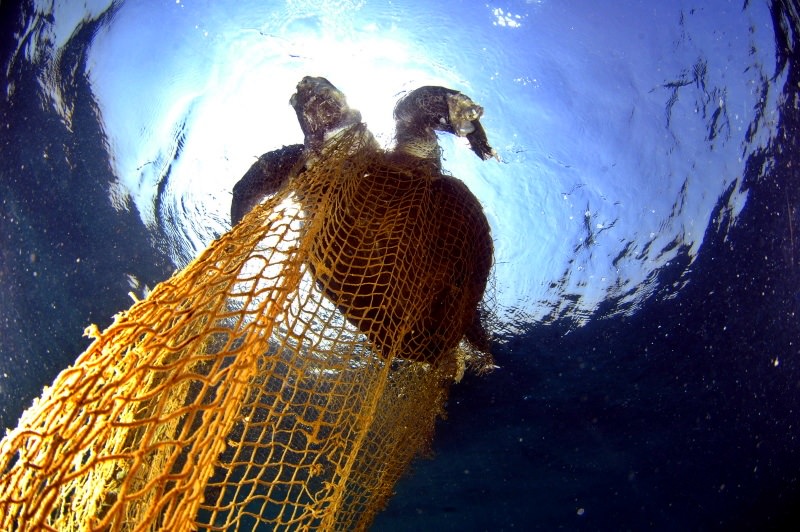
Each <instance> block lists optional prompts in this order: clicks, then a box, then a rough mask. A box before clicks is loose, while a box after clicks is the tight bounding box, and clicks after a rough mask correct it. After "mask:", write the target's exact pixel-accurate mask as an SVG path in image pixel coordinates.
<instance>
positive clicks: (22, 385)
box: [0, 0, 800, 530]
mask: <svg viewBox="0 0 800 532" xmlns="http://www.w3.org/2000/svg"><path fill="white" fill-rule="evenodd" d="M0 15H1V16H0V24H2V31H0V39H1V41H0V49H1V50H2V59H3V72H4V75H5V79H4V80H3V89H4V90H3V93H2V98H0V101H1V102H2V103H0V118H1V119H2V120H1V121H0V239H1V240H0V241H1V242H2V247H1V248H0V257H2V258H1V259H0V261H1V262H0V298H1V299H0V421H2V425H3V426H4V427H10V426H13V425H15V423H16V420H17V418H18V416H19V414H20V413H21V411H22V409H23V408H24V407H25V406H27V405H28V404H30V402H31V400H32V398H33V397H35V396H37V395H38V394H39V393H40V391H41V388H42V386H44V385H46V384H49V383H50V382H52V380H53V378H54V376H55V375H56V374H57V373H58V372H59V371H60V370H61V369H62V368H64V367H66V366H67V365H68V364H70V363H71V362H73V361H74V359H75V357H76V355H77V354H78V353H80V352H81V351H82V350H83V349H84V348H85V347H86V345H88V341H87V340H86V339H84V338H81V332H82V331H83V329H84V327H85V326H86V325H88V324H89V323H93V322H94V323H97V324H98V325H99V326H100V327H101V328H102V327H105V326H106V325H108V324H109V323H110V321H111V317H112V315H113V314H114V313H116V312H118V311H119V310H122V309H123V308H127V307H128V306H129V305H130V302H131V301H130V298H129V296H128V292H129V291H134V292H135V293H138V294H141V293H143V291H145V290H146V286H153V285H154V284H155V283H157V282H159V281H161V280H163V279H165V278H167V277H168V276H169V275H170V274H171V273H172V271H174V270H175V269H176V268H180V267H183V266H185V265H186V264H187V263H188V262H189V261H190V260H191V259H192V258H193V257H194V256H195V255H196V254H197V253H198V252H199V251H200V250H202V249H203V248H204V247H205V246H206V245H207V244H208V243H209V242H210V241H211V240H213V239H214V238H215V237H217V236H219V235H220V234H222V233H224V232H225V231H226V230H227V229H228V228H229V222H228V219H229V218H228V217H229V210H230V201H231V189H232V187H233V185H234V183H235V182H236V181H237V180H238V179H239V177H241V176H242V174H243V173H244V172H245V171H246V170H247V168H249V166H250V164H252V162H253V161H254V160H255V157H257V156H258V155H260V154H262V153H265V152H267V151H270V150H273V149H275V148H277V147H280V146H281V145H284V144H292V143H296V142H300V141H301V139H302V133H301V132H300V128H299V127H298V125H297V121H296V117H295V115H294V112H293V110H292V109H291V107H290V106H289V104H288V99H289V96H290V95H291V94H292V93H293V92H294V86H295V84H296V83H297V81H298V80H299V79H300V78H301V77H302V76H304V75H306V74H310V75H322V76H325V77H327V78H328V79H330V80H331V81H332V82H333V83H334V84H335V85H337V86H338V87H339V88H340V89H342V90H343V91H344V93H345V94H346V95H347V97H348V101H349V103H350V104H351V105H352V106H353V107H356V108H358V109H359V110H360V111H361V112H362V115H363V116H364V119H365V121H366V122H367V123H368V124H369V126H370V129H371V130H372V131H373V132H375V133H376V135H377V137H378V139H379V140H380V141H381V142H383V143H385V144H387V145H388V144H389V143H390V142H391V134H392V130H393V124H392V119H391V110H392V108H393V105H394V102H395V101H396V100H397V98H398V97H399V95H401V94H402V92H403V91H406V90H410V89H413V88H415V87H418V86H421V85H426V84H438V85H445V86H449V87H452V88H455V89H458V90H461V91H462V92H464V93H466V94H468V95H469V96H470V97H472V98H473V99H474V100H476V101H477V102H479V103H481V104H482V105H483V106H484V108H485V115H484V117H483V119H482V122H483V124H484V127H485V129H486V131H487V134H488V136H489V140H490V142H491V143H492V145H493V146H494V147H495V149H496V150H497V152H498V154H499V156H500V159H501V160H500V161H499V162H498V161H488V162H482V161H479V160H478V159H477V158H476V157H474V155H473V154H471V153H470V152H469V150H466V149H464V147H463V146H462V145H460V143H459V142H458V141H457V140H454V139H453V138H452V137H442V144H443V147H444V163H443V164H444V167H445V168H446V170H447V171H448V172H450V173H451V174H452V175H454V176H456V177H458V178H460V179H462V180H463V181H464V182H465V183H466V184H467V185H468V186H469V187H470V189H471V190H472V191H473V193H474V194H475V195H476V196H477V197H478V199H479V200H480V201H481V203H482V204H483V205H484V209H485V211H486V214H487V218H488V219H489V221H490V224H491V227H492V233H493V238H494V241H495V262H496V264H495V270H494V276H493V281H492V283H491V284H492V286H491V289H490V290H489V293H488V296H487V300H488V304H489V306H490V308H491V309H492V311H493V314H494V320H493V329H494V331H493V332H494V336H495V338H494V354H495V358H496V362H497V364H498V365H499V366H500V367H499V369H497V370H496V371H494V372H493V373H491V374H489V375H486V376H480V377H475V376H473V377H468V378H467V379H465V381H463V382H462V383H461V384H459V385H457V386H455V387H454V388H453V390H452V394H451V398H450V401H449V405H448V416H447V419H445V420H442V421H441V422H440V424H439V426H438V428H437V434H436V437H435V439H434V442H433V444H432V452H431V456H430V457H429V458H424V459H421V460H418V461H417V462H415V464H414V467H413V469H412V471H411V472H410V473H409V474H408V475H407V476H406V477H405V478H404V479H402V480H401V482H400V483H399V484H398V486H397V495H396V496H395V497H394V498H393V499H392V500H391V502H390V504H389V506H388V508H387V509H386V511H385V512H384V513H383V514H381V515H380V516H379V517H378V519H377V520H376V522H375V524H374V526H373V528H374V529H375V530H426V529H439V530H511V529H517V530H554V529H558V528H562V529H566V530H575V529H586V530H641V529H654V530H687V529H697V530H716V529H724V530H735V529H742V530H745V529H762V530H764V529H776V530H781V529H787V528H790V527H791V525H792V524H794V525H795V526H797V525H798V521H800V517H798V515H797V510H796V508H797V507H798V504H800V478H799V477H800V445H799V444H798V437H800V426H798V425H800V412H798V409H799V408H800V359H799V358H798V357H800V347H798V342H800V315H799V314H798V313H799V312H800V275H799V273H800V175H799V174H798V172H799V170H798V168H800V166H799V165H800V103H799V102H800V94H799V93H800V63H798V61H800V48H798V38H800V34H799V33H798V32H800V7H798V4H797V2H793V1H788V0H785V1H775V0H774V1H766V0H764V1H752V0H750V1H745V0H739V1H735V2H730V1H723V0H713V1H696V2H691V1H667V2H639V1H633V0H628V1H617V2H611V3H599V2H592V1H589V0H570V1H565V2H555V1H547V0H540V1H527V2H507V3H503V4H494V3H484V2H466V1H463V2H457V1H445V2H438V3H436V4H435V5H432V4H429V3H424V2H393V3H383V2H369V1H355V0H354V1H338V2H337V1H327V2H312V1H286V2H255V1H252V2H248V1H245V2H211V1H208V2H191V1H188V0H185V1H184V0H178V1H162V2H159V1H151V2H130V1H128V2H124V1H123V2H115V3H111V2H102V1H95V2H72V1H66V2H60V3H53V2H20V3H16V4H14V3H13V2H12V3H11V4H10V5H9V3H3V4H2V5H0Z"/></svg>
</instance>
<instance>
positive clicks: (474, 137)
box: [231, 77, 495, 363]
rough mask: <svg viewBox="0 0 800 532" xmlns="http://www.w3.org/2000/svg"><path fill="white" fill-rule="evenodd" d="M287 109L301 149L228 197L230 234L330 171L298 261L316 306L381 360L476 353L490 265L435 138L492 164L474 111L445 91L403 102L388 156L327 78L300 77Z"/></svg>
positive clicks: (282, 155)
mask: <svg viewBox="0 0 800 532" xmlns="http://www.w3.org/2000/svg"><path fill="white" fill-rule="evenodd" d="M290 103H291V105H292V106H293V107H294V109H295V111H296V113H297V117H298V120H299V122H300V127H301V129H302V131H303V134H304V136H305V140H304V144H303V145H300V144H295V145H291V146H284V147H283V148H281V149H278V150H275V151H272V152H269V153H266V154H264V155H262V156H261V157H260V158H259V159H258V161H256V163H255V164H253V166H252V167H251V168H250V169H249V170H248V172H247V173H246V174H245V175H244V176H243V177H242V178H241V180H240V181H239V182H238V183H237V184H236V185H235V187H234V189H233V201H232V205H231V221H232V223H233V224H236V223H238V222H239V221H240V220H241V218H242V217H243V216H244V215H245V214H246V213H247V212H248V211H249V210H251V209H252V208H253V207H254V206H255V205H256V204H258V203H259V202H260V201H262V200H263V199H264V198H265V197H268V196H270V195H272V194H274V193H276V192H278V191H279V190H280V189H281V187H283V186H295V187H300V188H302V186H303V185H302V182H303V177H304V176H305V175H311V174H314V175H315V176H316V175H319V174H320V172H321V171H327V168H328V167H330V168H332V169H333V168H335V169H336V170H335V171H334V170H331V178H330V180H329V181H327V182H326V183H325V187H326V189H327V190H328V192H327V193H328V194H329V196H330V197H331V198H332V199H331V200H330V205H333V206H334V207H331V208H332V209H333V210H332V211H330V212H326V213H325V215H324V216H322V217H321V218H322V220H320V221H319V223H318V227H317V233H315V234H316V236H315V237H314V241H313V244H312V245H311V246H310V250H309V252H308V259H307V261H308V266H309V270H310V272H311V274H312V276H313V277H314V280H315V281H316V283H317V284H318V286H320V288H321V289H322V290H323V292H324V293H325V295H326V296H327V297H328V298H329V299H330V300H331V301H333V302H334V303H335V304H336V305H337V307H338V308H339V310H340V311H341V312H342V313H343V314H344V315H345V316H346V317H347V319H348V320H349V321H350V322H351V323H353V324H354V325H355V326H356V327H357V328H358V329H359V330H360V331H361V332H362V333H364V334H366V335H367V336H368V337H369V338H370V340H371V341H372V342H373V343H374V344H375V346H376V348H377V350H378V351H379V352H380V353H382V354H383V355H384V356H389V355H390V353H393V354H394V355H396V356H399V357H401V358H405V359H411V360H417V361H426V362H432V363H435V362H437V361H438V360H440V357H441V356H442V355H443V354H445V353H447V352H448V351H449V350H451V349H452V348H453V347H455V346H456V345H457V344H458V343H459V341H460V340H461V339H462V337H464V336H466V338H467V339H468V340H470V341H471V342H472V343H473V344H474V345H477V346H478V347H480V348H485V347H486V345H485V335H484V334H483V328H482V327H481V320H480V317H479V313H478V304H479V302H480V300H481V298H482V297H483V292H484V289H485V287H486V282H487V278H488V276H489V272H490V269H491V264H492V240H491V235H490V231H489V224H488V223H487V221H486V217H485V215H484V213H483V210H482V208H481V206H480V203H479V202H478V200H477V199H476V198H475V197H474V196H473V195H472V193H471V192H470V191H469V189H468V188H467V187H466V186H465V185H464V184H463V183H462V182H461V181H459V180H458V179H456V178H454V177H451V176H446V175H443V174H442V171H441V153H440V148H439V145H438V143H437V138H436V133H435V132H436V131H443V132H448V133H452V134H455V135H458V136H463V137H466V138H467V139H468V141H469V143H470V146H471V149H472V151H473V152H475V154H476V155H478V156H479V157H480V158H481V159H484V160H485V159H488V158H491V157H492V156H495V152H494V150H493V149H492V148H491V147H490V146H489V143H488V141H487V138H486V134H485V133H484V130H483V128H482V126H481V124H480V122H479V120H480V117H481V116H482V114H483V109H482V108H481V107H480V106H479V105H477V104H475V103H474V102H473V101H472V100H471V99H470V98H469V97H467V96H466V95H464V94H462V93H460V92H458V91H455V90H452V89H447V88H444V87H437V86H426V87H421V88H419V89H416V90H414V91H411V92H410V93H408V94H407V95H405V96H404V97H403V98H402V99H401V100H400V101H399V102H398V103H397V106H396V107H395V110H394V117H395V121H396V146H395V147H394V149H393V150H391V151H388V152H386V151H384V150H382V149H381V148H380V147H379V146H378V145H377V142H375V140H374V139H373V138H372V135H371V134H370V133H369V131H368V130H367V128H366V126H365V125H364V124H362V123H361V115H360V113H359V112H358V111H357V110H355V109H351V108H350V107H349V106H348V105H347V101H346V99H345V96H344V94H343V93H342V92H341V91H339V90H338V89H337V88H336V87H334V86H333V85H332V84H331V83H330V82H329V81H328V80H327V79H325V78H319V77H305V78H303V79H302V80H301V81H300V82H299V83H298V85H297V92H296V93H295V94H294V95H293V96H292V97H291V100H290ZM343 139H348V140H343ZM344 142H352V144H348V145H347V146H346V147H345V150H344V151H342V149H341V145H342V144H343V143H344ZM331 146H336V148H337V150H333V149H330V147H331ZM351 146H352V147H351ZM348 150H349V151H348ZM334 152H335V153H336V155H335V156H334V155H332V154H333V153H334ZM343 153H344V154H345V155H342V154H343ZM333 157H336V158H337V159H336V160H334V159H333ZM342 159H346V160H344V161H343V160H342ZM351 163H352V164H351ZM319 165H322V166H319ZM353 173H355V174H354V175H351V174H353ZM299 196H300V197H302V196H303V194H300V195H299ZM301 203H302V200H301Z"/></svg>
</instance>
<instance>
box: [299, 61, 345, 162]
mask: <svg viewBox="0 0 800 532" xmlns="http://www.w3.org/2000/svg"><path fill="white" fill-rule="evenodd" d="M289 103H290V104H291V105H292V107H294V110H295V112H296V113H297V120H298V121H299V122H300V129H302V130H303V135H305V143H306V147H311V148H315V147H319V146H320V145H321V144H322V143H323V142H324V141H325V139H326V138H327V137H328V136H329V135H330V134H331V133H335V132H336V131H338V130H340V129H342V128H345V127H348V126H352V125H354V124H358V123H359V122H361V113H359V112H358V111H357V110H355V109H351V108H350V107H349V106H348V105H347V99H346V98H345V96H344V93H342V91H340V90H339V89H337V88H336V87H334V85H333V83H331V82H330V81H328V80H327V79H325V78H321V77H312V76H306V77H304V78H303V79H301V80H300V83H298V84H297V92H295V93H294V94H293V95H292V97H291V99H290V100H289Z"/></svg>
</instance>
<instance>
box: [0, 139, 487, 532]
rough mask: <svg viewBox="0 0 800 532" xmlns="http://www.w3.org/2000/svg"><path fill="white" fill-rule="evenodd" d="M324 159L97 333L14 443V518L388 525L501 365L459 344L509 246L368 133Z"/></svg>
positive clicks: (0, 517) (0, 512)
mask: <svg viewBox="0 0 800 532" xmlns="http://www.w3.org/2000/svg"><path fill="white" fill-rule="evenodd" d="M323 155H324V156H323V157H322V158H321V160H320V161H319V162H317V163H316V164H311V161H307V162H306V165H305V167H304V168H303V169H302V171H295V172H294V174H295V175H293V176H292V177H291V178H290V179H289V180H288V182H287V183H286V185H285V186H283V187H282V188H281V189H280V190H279V191H278V193H277V194H276V195H275V196H273V197H272V198H270V199H268V200H267V201H266V202H264V203H263V204H261V205H259V206H257V207H256V208H255V209H253V210H252V211H251V212H250V213H249V214H248V215H247V216H245V218H244V219H243V220H242V222H241V223H239V224H238V225H236V226H235V227H234V228H233V229H232V230H231V231H230V232H229V233H228V234H226V235H224V236H223V237H221V238H220V239H219V240H217V241H215V242H214V243H213V244H212V245H211V246H210V247H209V248H208V249H207V250H206V251H205V252H204V253H203V254H202V255H201V256H200V257H199V258H197V259H196V260H195V261H194V262H193V263H192V264H190V265H189V266H188V267H186V268H185V269H184V270H183V271H182V272H180V273H178V274H176V275H175V276H174V277H173V278H172V279H170V280H168V281H166V282H163V283H161V284H160V285H158V286H157V287H156V288H155V289H154V290H153V291H152V293H150V295H149V296H148V297H147V299H145V300H143V301H139V302H137V303H136V304H134V305H133V306H132V307H131V308H130V309H129V310H128V311H126V312H122V313H120V314H119V315H117V316H116V318H115V321H114V323H113V324H112V325H111V326H110V327H109V328H108V329H107V330H105V331H104V332H102V333H100V332H99V331H98V330H97V328H96V327H93V328H90V330H88V331H87V332H88V333H89V334H90V335H91V336H93V337H94V338H95V340H94V342H93V343H92V345H91V346H90V347H89V348H88V350H87V351H86V352H85V353H83V354H82V355H81V356H80V357H79V358H78V359H77V361H76V362H75V364H74V365H73V366H72V367H70V368H68V369H66V370H64V371H63V372H61V374H60V375H59V376H58V377H57V378H56V380H55V382H54V383H53V385H52V386H51V387H47V388H45V390H44V392H43V393H42V395H41V397H40V398H38V399H37V400H35V401H34V404H33V406H32V407H31V408H29V409H28V410H27V411H26V412H25V413H24V414H23V416H22V418H21V420H20V422H19V426H18V427H17V428H16V429H14V430H12V431H9V432H8V433H7V434H6V436H5V438H4V439H3V440H2V442H0V529H2V530H42V529H46V530H57V531H60V532H63V531H68V530H156V529H158V530H170V531H178V530H194V529H204V530H230V529H242V530H250V529H253V528H254V527H256V525H259V524H263V525H264V529H267V530H269V529H274V530H289V529H291V530H297V529H324V530H357V529H364V528H366V527H367V526H368V525H369V523H370V522H371V521H372V519H373V517H374V515H375V514H376V512H378V511H379V510H380V509H381V508H382V507H383V506H384V505H385V502H386V500H387V498H388V497H389V495H390V493H391V490H392V487H393V485H394V483H395V481H396V480H397V479H398V477H399V476H400V475H401V474H402V473H403V471H404V470H405V469H406V467H407V466H408V464H409V462H410V461H411V459H412V458H413V457H414V456H415V454H417V453H418V452H419V451H420V450H422V449H424V448H425V445H426V442H428V441H429V439H430V437H431V434H432V430H433V426H434V421H435V418H436V417H437V415H439V414H441V413H442V408H443V402H444V400H445V398H446V396H447V392H448V388H449V386H450V383H452V382H453V381H454V379H457V378H458V377H459V375H460V373H461V372H463V369H464V365H465V361H467V362H468V361H469V359H470V357H473V359H474V360H477V362H476V363H478V364H485V363H488V362H487V359H486V358H485V356H488V355H485V356H484V357H483V358H482V357H481V353H480V352H478V351H477V350H475V349H473V348H470V347H469V346H468V344H466V343H465V342H464V341H461V340H462V336H463V334H464V333H465V332H468V331H470V330H472V329H473V328H474V327H475V324H474V321H475V320H474V316H475V308H476V305H477V304H478V302H479V300H480V299H481V296H482V294H483V290H484V285H485V282H486V276H487V275H488V272H489V269H490V267H491V257H492V243H491V239H490V236H489V228H488V225H487V223H486V220H485V217H484V216H483V213H482V211H481V208H480V206H479V204H478V203H477V201H476V200H475V198H474V197H473V196H472V195H471V194H470V193H469V191H468V190H467V189H466V187H465V186H464V185H463V184H461V183H460V182H459V181H457V180H455V179H453V178H449V177H442V176H440V175H438V173H436V172H435V169H432V168H427V167H426V166H425V165H424V164H421V165H418V166H416V167H415V166H411V165H410V164H409V161H407V160H403V156H391V155H387V154H385V153H384V152H382V151H381V150H379V149H377V148H376V147H374V145H373V143H372V142H371V137H370V136H369V135H368V133H366V130H365V127H364V126H363V125H361V124H360V125H358V126H355V127H352V128H351V129H349V130H348V131H345V132H344V133H341V134H340V135H339V136H338V137H337V138H336V139H335V141H332V142H331V143H330V145H329V146H328V147H327V148H326V152H325V153H324V154H323ZM460 341H461V343H459V342H460Z"/></svg>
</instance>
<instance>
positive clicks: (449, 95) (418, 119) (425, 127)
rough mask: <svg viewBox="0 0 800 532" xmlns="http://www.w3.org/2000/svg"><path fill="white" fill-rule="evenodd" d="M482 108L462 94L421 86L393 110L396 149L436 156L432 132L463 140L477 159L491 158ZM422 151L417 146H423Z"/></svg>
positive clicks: (435, 143) (435, 142)
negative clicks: (482, 117) (482, 119)
mask: <svg viewBox="0 0 800 532" xmlns="http://www.w3.org/2000/svg"><path fill="white" fill-rule="evenodd" d="M481 116H483V107H481V106H480V105H478V104H477V103H475V102H474V101H472V99H471V98H470V97H469V96H467V95H466V94H462V93H460V92H458V91H456V90H453V89H448V88H446V87H438V86H425V87H420V88H418V89H415V90H413V91H411V92H410V93H408V94H406V95H405V96H404V97H403V98H402V99H400V101H399V102H397V106H396V107H395V109H394V118H395V122H396V126H397V130H396V135H397V141H398V146H399V147H400V149H401V150H403V151H408V149H407V148H410V149H412V150H414V152H415V153H416V154H417V155H419V156H423V157H425V156H431V155H433V156H436V157H438V155H439V150H438V144H437V140H436V135H435V133H434V131H443V132H445V133H452V134H453V135H456V136H459V137H466V138H467V140H468V141H469V144H470V147H471V148H472V151H473V152H474V153H475V155H477V156H478V157H480V158H481V159H489V158H491V157H495V156H496V153H495V151H494V150H493V149H492V147H491V146H490V145H489V141H488V140H487V138H486V132H485V131H484V130H483V126H482V125H481V122H480V119H481ZM426 145H427V147H428V149H427V152H428V153H427V154H426V153H425V151H426V150H422V149H421V148H420V146H423V147H424V146H426Z"/></svg>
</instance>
